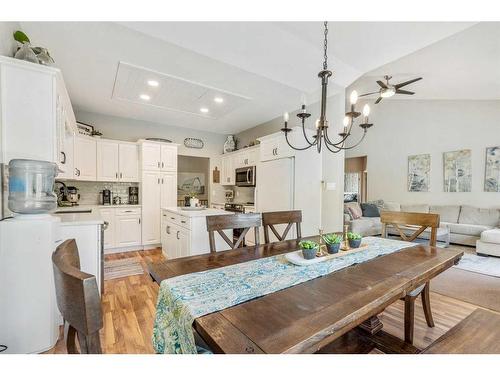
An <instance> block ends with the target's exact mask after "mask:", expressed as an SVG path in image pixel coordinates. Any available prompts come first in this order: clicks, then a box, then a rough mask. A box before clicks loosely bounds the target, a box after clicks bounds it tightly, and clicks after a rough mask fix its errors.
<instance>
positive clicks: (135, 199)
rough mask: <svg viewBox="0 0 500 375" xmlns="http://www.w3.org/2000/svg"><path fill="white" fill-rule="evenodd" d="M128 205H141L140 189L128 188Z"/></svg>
mask: <svg viewBox="0 0 500 375" xmlns="http://www.w3.org/2000/svg"><path fill="white" fill-rule="evenodd" d="M128 203H129V204H139V187H138V186H130V187H129V188H128Z"/></svg>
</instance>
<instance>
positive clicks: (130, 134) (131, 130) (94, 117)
mask: <svg viewBox="0 0 500 375" xmlns="http://www.w3.org/2000/svg"><path fill="white" fill-rule="evenodd" d="M75 112H76V113H75V115H76V119H77V120H78V121H81V122H84V123H88V124H91V125H94V127H95V128H96V129H97V130H99V131H101V132H102V133H103V137H104V138H110V139H117V140H122V141H132V142H135V141H137V140H138V139H141V138H149V137H159V138H166V139H170V140H172V141H173V142H175V143H178V144H180V146H179V155H187V156H200V157H208V158H210V173H209V178H210V184H211V185H210V191H211V192H212V193H211V197H210V198H211V201H214V202H219V201H220V202H224V201H225V200H224V187H223V186H222V185H220V184H214V183H212V170H213V169H214V168H215V166H217V167H218V169H219V170H220V169H221V165H220V156H221V155H222V148H223V145H224V141H225V139H226V136H225V135H222V134H216V133H209V132H201V131H199V130H193V129H187V128H180V127H176V126H168V125H163V124H156V123H152V122H147V121H140V120H134V119H128V118H121V117H114V116H107V115H102V114H99V113H91V112H85V111H79V110H78V109H75ZM186 137H193V138H200V139H202V140H203V142H204V144H205V146H204V147H203V148H202V149H193V148H187V147H185V146H184V138H186Z"/></svg>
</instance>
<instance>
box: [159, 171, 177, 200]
mask: <svg viewBox="0 0 500 375" xmlns="http://www.w3.org/2000/svg"><path fill="white" fill-rule="evenodd" d="M167 207H177V172H171V173H162V174H161V208H167Z"/></svg>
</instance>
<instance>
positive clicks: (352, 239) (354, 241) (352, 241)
mask: <svg viewBox="0 0 500 375" xmlns="http://www.w3.org/2000/svg"><path fill="white" fill-rule="evenodd" d="M347 239H348V240H349V247H350V248H352V249H357V248H358V247H359V246H360V245H361V240H362V239H363V237H362V236H361V234H359V233H354V232H349V233H347Z"/></svg>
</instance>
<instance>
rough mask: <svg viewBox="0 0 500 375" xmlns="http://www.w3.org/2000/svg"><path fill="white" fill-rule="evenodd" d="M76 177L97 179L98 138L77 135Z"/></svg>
mask: <svg viewBox="0 0 500 375" xmlns="http://www.w3.org/2000/svg"><path fill="white" fill-rule="evenodd" d="M74 151H75V154H74V178H75V179H76V180H83V181H96V178H97V158H96V157H97V144H96V140H95V139H94V138H91V137H86V136H76V137H75V150H74Z"/></svg>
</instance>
